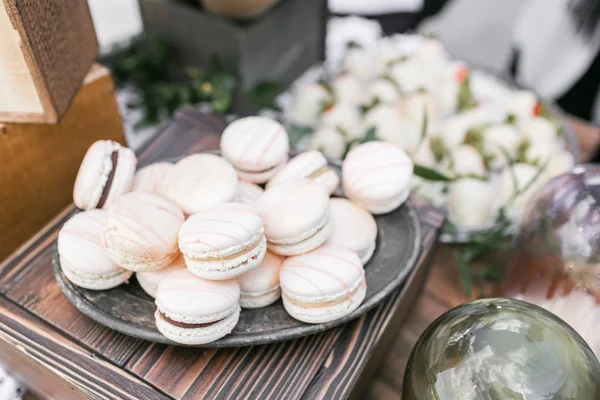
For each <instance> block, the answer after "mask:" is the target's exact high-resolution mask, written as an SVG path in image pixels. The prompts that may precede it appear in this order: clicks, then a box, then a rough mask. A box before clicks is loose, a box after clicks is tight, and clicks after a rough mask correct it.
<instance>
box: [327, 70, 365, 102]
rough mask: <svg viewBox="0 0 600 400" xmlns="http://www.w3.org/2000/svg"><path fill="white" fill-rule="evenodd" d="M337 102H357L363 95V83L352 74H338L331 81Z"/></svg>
mask: <svg viewBox="0 0 600 400" xmlns="http://www.w3.org/2000/svg"><path fill="white" fill-rule="evenodd" d="M331 88H332V89H333V94H334V95H335V100H336V101H337V102H338V103H348V104H359V103H360V102H361V100H362V98H363V96H364V89H363V85H362V84H361V83H360V81H359V80H358V79H356V78H355V77H353V76H352V75H347V74H344V75H338V76H336V77H335V78H334V79H333V81H331Z"/></svg>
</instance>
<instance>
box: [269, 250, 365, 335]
mask: <svg viewBox="0 0 600 400" xmlns="http://www.w3.org/2000/svg"><path fill="white" fill-rule="evenodd" d="M280 280H281V290H282V296H281V297H282V299H283V306H284V307H285V310H286V311H287V312H288V314H290V315H291V316H292V317H294V318H296V319H297V320H299V321H302V322H307V323H309V324H320V323H323V322H329V321H333V320H336V319H339V318H342V317H344V316H346V315H348V314H350V313H351V312H352V311H354V310H356V309H357V308H358V306H359V305H360V304H361V303H362V301H363V300H364V298H365V295H366V293H367V285H366V281H365V272H364V269H363V266H362V263H361V262H360V260H359V259H358V255H356V253H355V252H353V251H350V250H346V249H344V248H342V247H336V246H322V247H319V248H318V249H316V250H314V251H311V252H310V253H306V254H303V255H300V256H296V257H290V258H288V259H286V260H285V262H284V263H283V266H282V267H281V274H280Z"/></svg>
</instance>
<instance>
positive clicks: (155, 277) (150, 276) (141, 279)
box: [135, 256, 185, 297]
mask: <svg viewBox="0 0 600 400" xmlns="http://www.w3.org/2000/svg"><path fill="white" fill-rule="evenodd" d="M180 269H185V261H184V260H183V257H182V256H179V257H177V258H176V259H175V261H173V262H172V263H171V264H169V265H167V266H166V267H165V268H162V269H157V270H155V271H141V272H136V273H135V277H136V278H137V280H138V283H139V284H140V286H141V287H142V289H144V292H146V293H148V295H149V296H152V297H156V289H157V288H158V284H159V283H160V282H161V281H162V280H163V279H164V278H165V277H167V276H168V275H169V274H170V273H171V272H173V271H178V270H180Z"/></svg>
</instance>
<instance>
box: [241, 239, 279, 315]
mask: <svg viewBox="0 0 600 400" xmlns="http://www.w3.org/2000/svg"><path fill="white" fill-rule="evenodd" d="M283 260H284V259H283V257H280V256H278V255H276V254H273V253H271V252H270V251H267V253H266V254H265V258H263V260H262V262H261V263H260V265H259V266H258V267H257V268H255V269H253V270H252V271H249V272H246V273H245V274H242V275H240V276H238V277H237V281H238V283H239V285H240V290H241V295H240V306H242V308H261V307H266V306H268V305H270V304H273V303H275V302H276V301H277V300H278V299H279V297H281V289H280V287H279V271H280V270H281V264H283Z"/></svg>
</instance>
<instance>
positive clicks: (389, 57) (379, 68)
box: [373, 39, 402, 75]
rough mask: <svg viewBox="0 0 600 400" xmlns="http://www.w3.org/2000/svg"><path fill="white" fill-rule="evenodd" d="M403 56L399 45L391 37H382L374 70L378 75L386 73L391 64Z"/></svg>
mask: <svg viewBox="0 0 600 400" xmlns="http://www.w3.org/2000/svg"><path fill="white" fill-rule="evenodd" d="M401 56H402V53H401V51H400V49H399V48H398V45H397V44H395V43H394V42H393V41H392V40H390V39H382V40H381V41H380V42H379V46H378V47H377V51H376V54H375V59H374V60H373V61H374V63H373V67H374V72H375V74H377V75H385V74H387V73H388V72H389V68H390V66H391V65H392V64H393V63H394V62H396V61H398V59H399V58H400V57H401Z"/></svg>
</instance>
